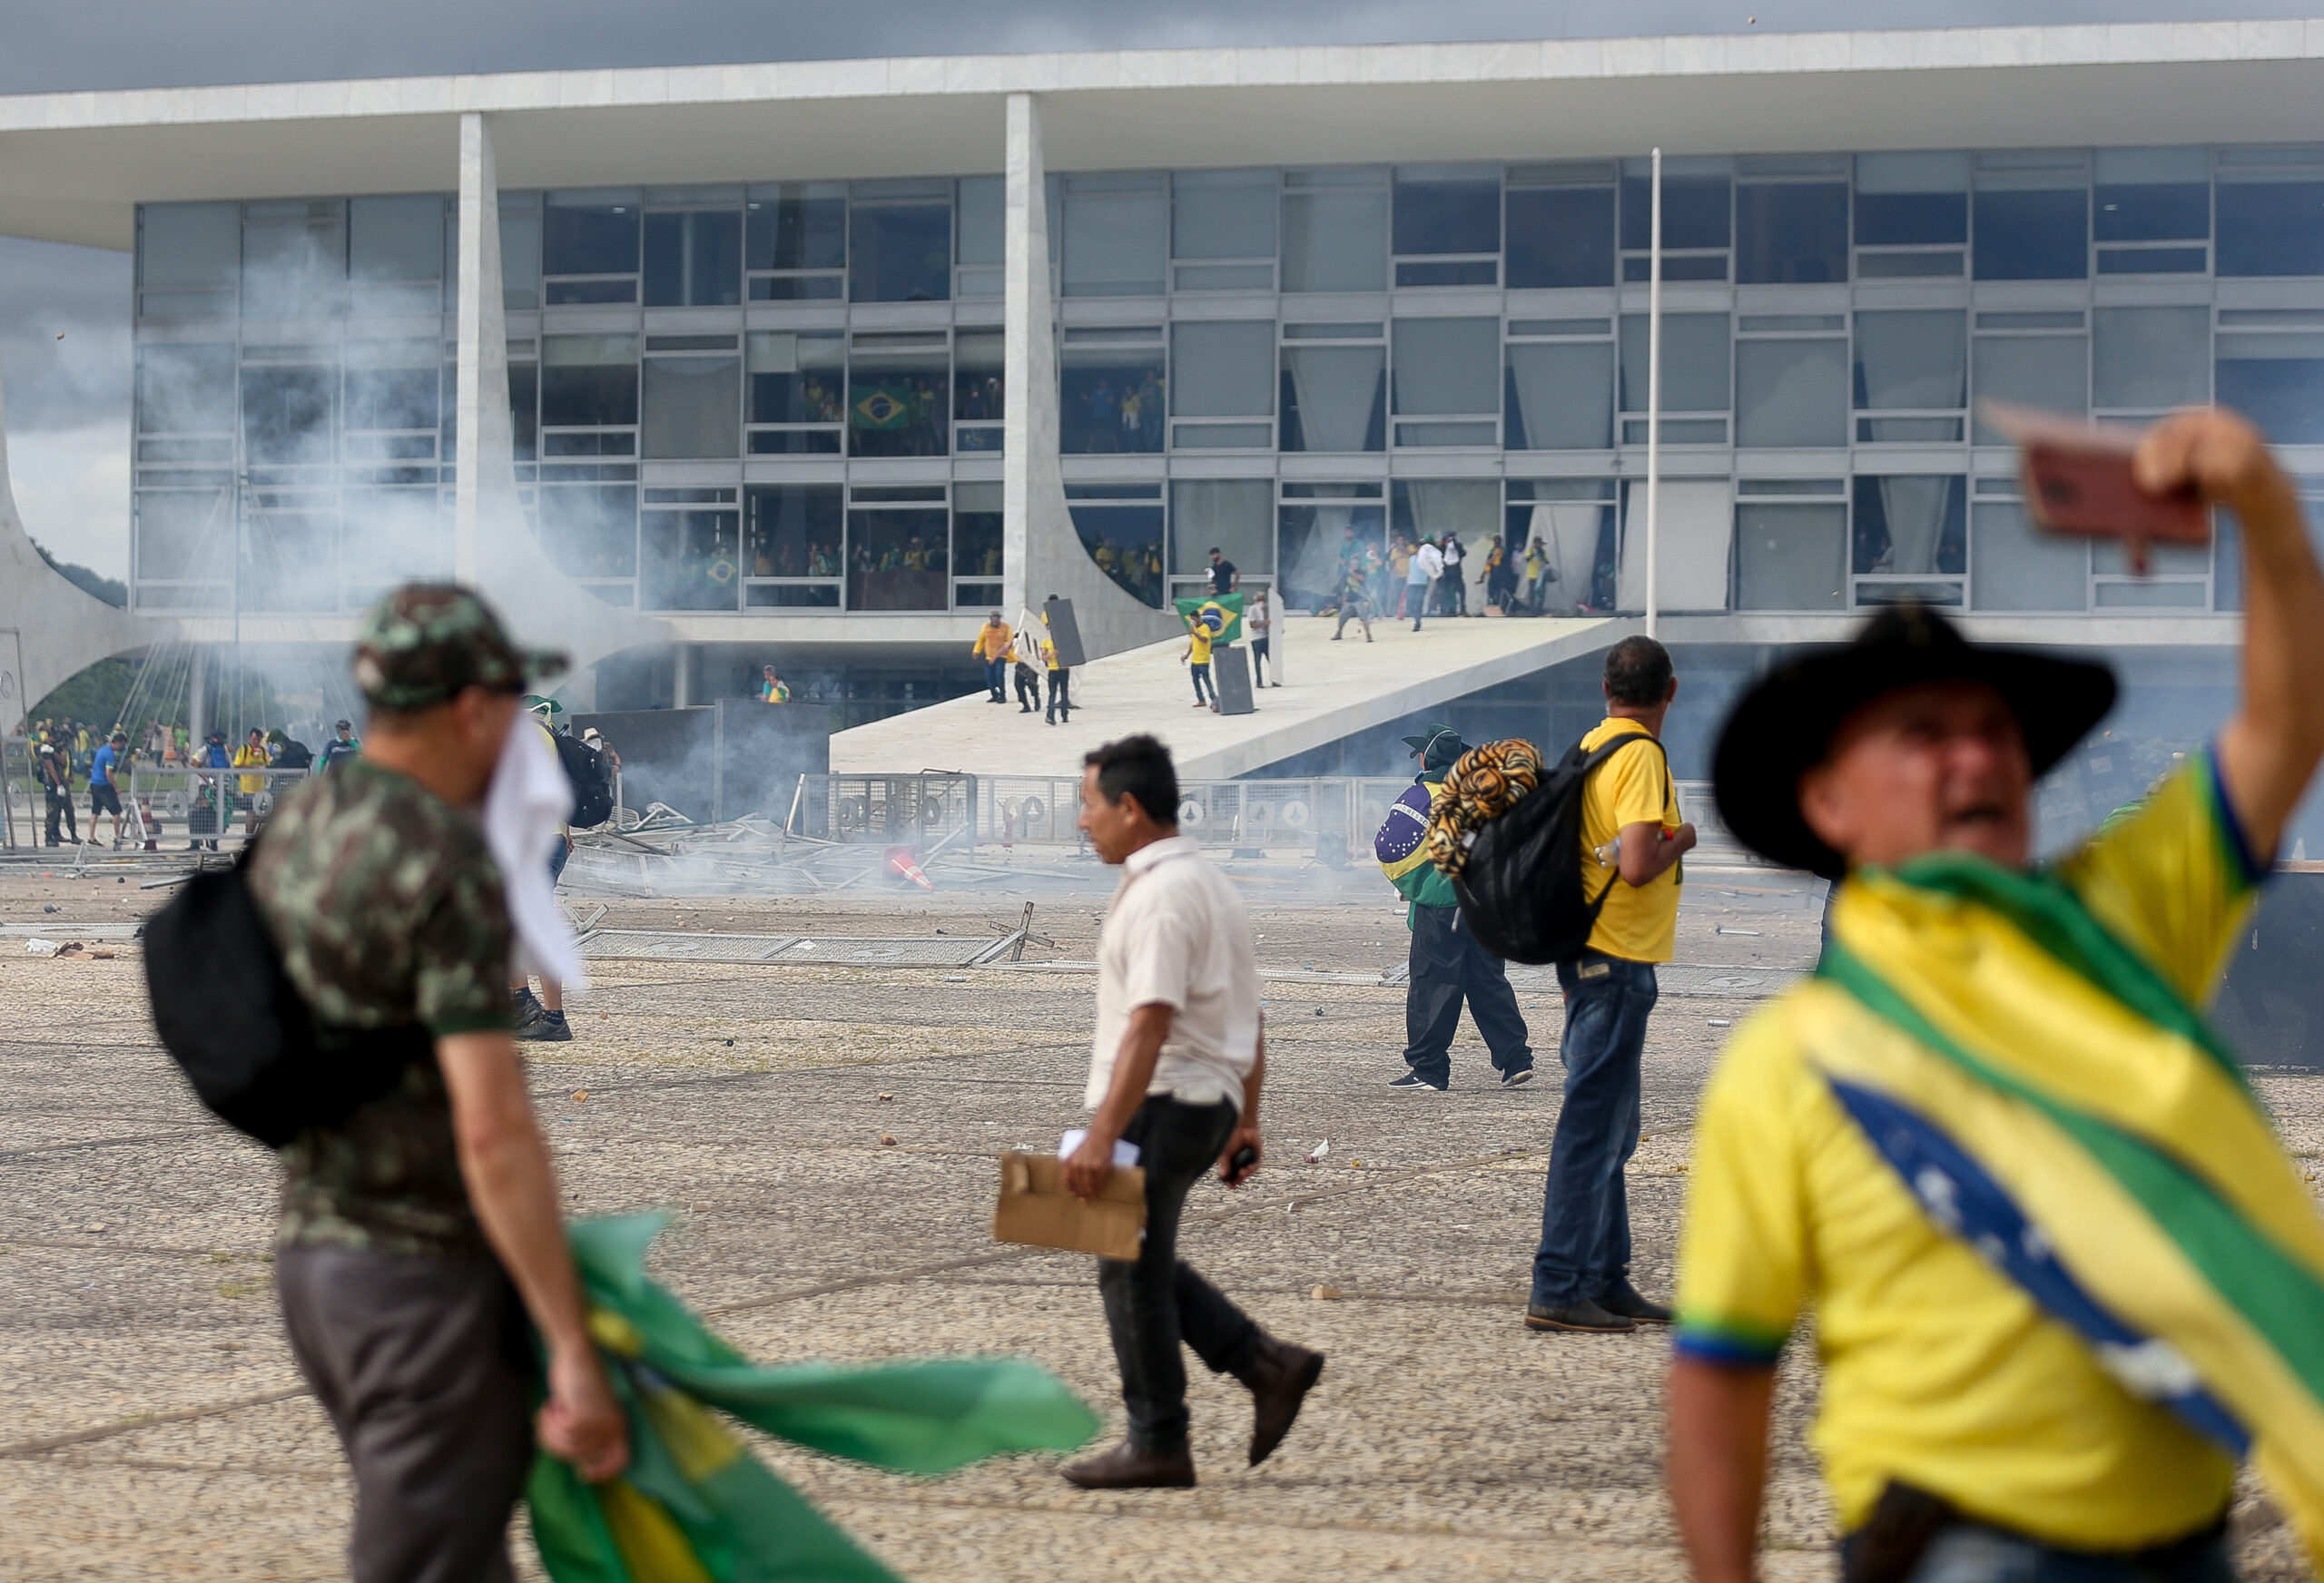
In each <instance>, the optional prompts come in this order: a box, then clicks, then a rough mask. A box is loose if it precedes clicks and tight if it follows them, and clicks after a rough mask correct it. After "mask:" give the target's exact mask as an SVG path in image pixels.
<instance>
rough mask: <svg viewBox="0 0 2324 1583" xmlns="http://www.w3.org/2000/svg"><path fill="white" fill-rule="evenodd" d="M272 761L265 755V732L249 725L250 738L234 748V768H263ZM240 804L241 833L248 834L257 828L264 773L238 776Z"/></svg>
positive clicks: (264, 785)
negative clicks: (239, 781)
mask: <svg viewBox="0 0 2324 1583" xmlns="http://www.w3.org/2000/svg"><path fill="white" fill-rule="evenodd" d="M272 762H273V760H271V758H269V757H268V756H267V752H266V733H264V732H263V731H261V730H260V729H259V728H258V727H257V726H252V727H251V734H250V740H249V741H248V742H244V743H243V744H242V745H241V747H238V748H236V749H235V750H234V768H236V769H237V770H263V769H265V768H267V767H268V766H269V765H270V764H271V763H272ZM240 780H241V804H242V833H243V834H245V835H249V834H251V833H252V832H253V831H256V830H257V829H258V798H259V793H260V792H261V791H265V790H266V777H265V776H264V775H244V776H241V778H240Z"/></svg>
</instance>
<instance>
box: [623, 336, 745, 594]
mask: <svg viewBox="0 0 2324 1583" xmlns="http://www.w3.org/2000/svg"><path fill="white" fill-rule="evenodd" d="M648 367H649V368H650V367H651V365H650V364H649V365H648ZM741 522H742V518H741V516H739V515H738V514H737V513H735V512H732V511H649V512H647V513H646V514H645V521H644V524H643V526H644V528H645V533H644V535H643V537H644V539H645V565H644V568H643V573H642V575H641V576H640V577H639V579H638V581H639V584H640V589H639V594H640V597H639V600H638V603H639V604H641V605H644V606H645V608H646V609H648V610H732V609H734V608H735V606H736V605H738V604H739V603H740V602H741V598H742V582H743V578H742V565H741V563H740V561H739V560H738V558H737V557H738V556H739V554H740V550H739V548H738V546H737V539H738V537H739V536H740V531H741Z"/></svg>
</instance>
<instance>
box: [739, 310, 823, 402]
mask: <svg viewBox="0 0 2324 1583" xmlns="http://www.w3.org/2000/svg"><path fill="white" fill-rule="evenodd" d="M743 350H744V356H745V357H746V359H748V361H747V367H746V370H745V371H746V372H747V374H748V375H749V382H750V389H751V407H750V411H751V421H752V422H753V423H837V422H839V421H840V418H841V416H842V411H843V409H844V407H845V403H846V397H845V395H844V393H843V392H844V389H845V386H846V384H847V359H846V353H845V352H844V350H843V349H842V342H841V339H840V338H839V337H838V336H836V335H803V334H801V333H799V332H797V331H794V330H787V329H780V330H753V332H752V333H751V334H750V335H749V336H747V337H746V338H744V349H743Z"/></svg>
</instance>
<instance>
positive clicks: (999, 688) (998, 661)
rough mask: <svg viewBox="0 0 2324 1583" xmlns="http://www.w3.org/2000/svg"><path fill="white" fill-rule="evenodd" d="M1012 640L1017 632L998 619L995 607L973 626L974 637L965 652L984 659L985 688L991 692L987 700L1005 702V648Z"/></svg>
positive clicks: (1006, 658)
mask: <svg viewBox="0 0 2324 1583" xmlns="http://www.w3.org/2000/svg"><path fill="white" fill-rule="evenodd" d="M1016 641H1017V634H1015V633H1014V632H1012V631H1011V630H1009V624H1008V623H1007V622H1005V621H1003V620H1001V619H1000V612H999V611H998V610H996V611H994V612H993V613H992V614H991V615H988V616H986V617H985V618H984V624H983V625H982V626H980V627H979V628H978V629H977V641H976V642H975V644H972V645H970V649H969V652H970V654H974V655H976V657H977V658H979V659H980V660H982V661H983V662H984V684H985V690H986V691H987V692H988V693H991V694H992V696H991V697H990V699H988V700H987V701H986V702H988V703H1008V702H1009V645H1010V644H1013V643H1015V642H1016Z"/></svg>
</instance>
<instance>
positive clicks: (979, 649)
mask: <svg viewBox="0 0 2324 1583" xmlns="http://www.w3.org/2000/svg"><path fill="white" fill-rule="evenodd" d="M1016 635H1017V634H1015V633H1014V632H1013V631H1011V630H1010V629H1009V624H1008V623H1007V622H1005V621H1004V622H1002V623H1001V624H1000V625H998V626H995V625H993V624H991V623H990V622H988V623H986V624H984V625H982V626H980V627H979V628H977V641H976V644H974V646H973V647H971V648H970V650H969V652H970V654H974V655H976V657H977V658H979V659H980V660H1005V659H1007V658H1008V657H1009V644H1010V643H1011V642H1012V641H1013V640H1014V639H1015V637H1016Z"/></svg>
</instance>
